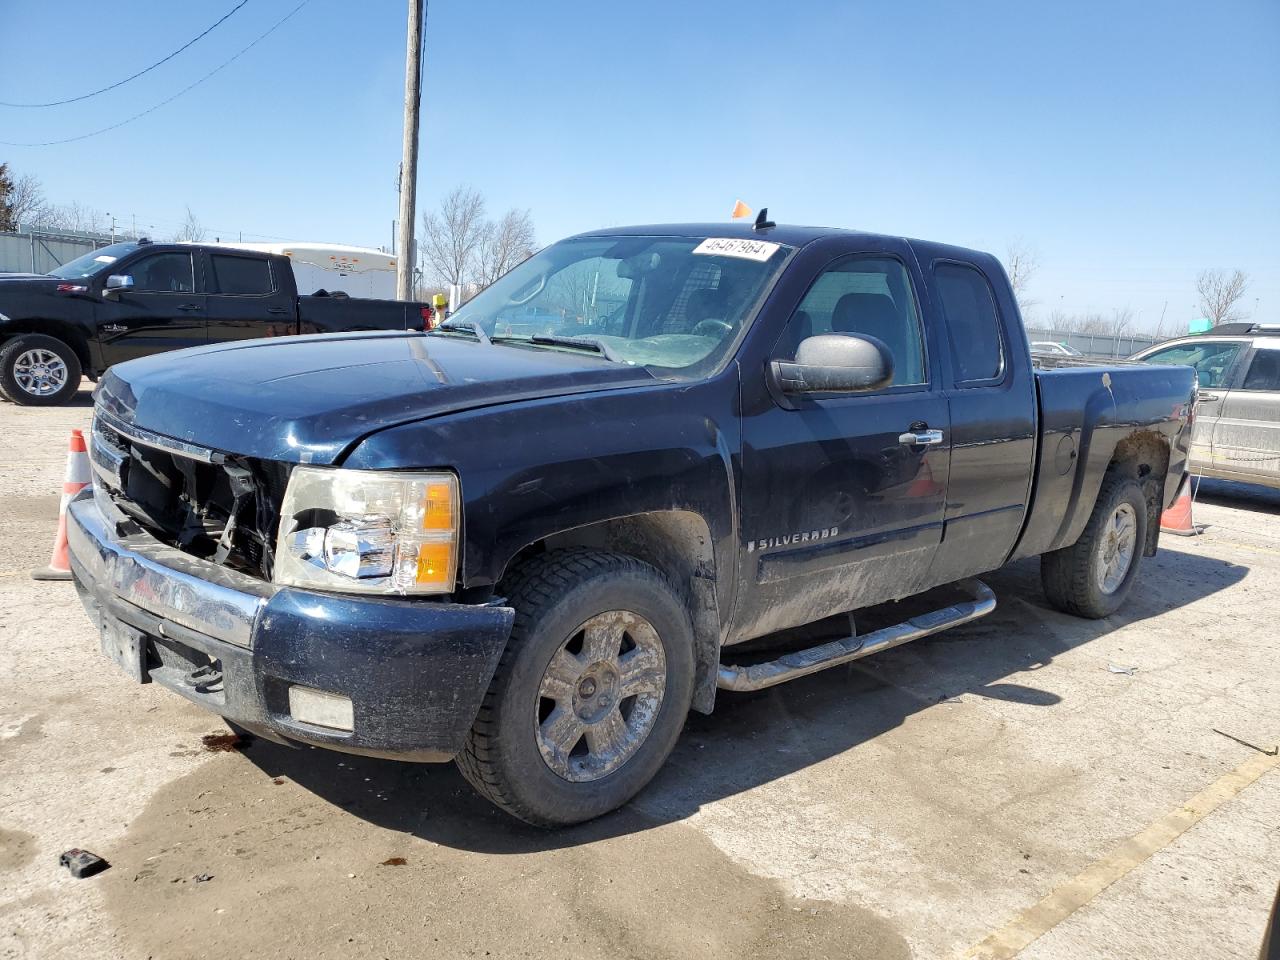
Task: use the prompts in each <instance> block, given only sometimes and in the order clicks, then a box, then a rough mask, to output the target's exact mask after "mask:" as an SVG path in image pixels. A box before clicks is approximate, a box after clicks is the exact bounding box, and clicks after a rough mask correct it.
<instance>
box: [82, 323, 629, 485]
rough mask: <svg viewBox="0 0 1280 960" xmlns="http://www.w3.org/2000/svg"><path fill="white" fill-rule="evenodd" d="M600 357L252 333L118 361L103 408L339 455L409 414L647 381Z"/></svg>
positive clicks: (251, 450) (172, 431)
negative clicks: (258, 337) (235, 339)
mask: <svg viewBox="0 0 1280 960" xmlns="http://www.w3.org/2000/svg"><path fill="white" fill-rule="evenodd" d="M651 382H653V377H652V376H651V375H650V374H649V373H648V371H646V370H645V369H644V368H643V367H632V366H625V365H622V364H617V363H610V362H609V361H606V360H604V359H602V358H600V357H598V356H596V355H594V354H589V353H581V354H579V353H576V352H574V353H569V352H564V351H559V350H552V349H547V348H530V347H521V346H509V345H503V344H484V343H480V342H477V341H474V340H469V339H462V338H460V337H459V338H454V337H443V336H424V335H422V334H419V333H409V334H404V333H372V334H371V333H359V334H348V335H334V334H328V335H323V336H316V337H288V338H280V339H268V340H250V341H244V342H241V343H235V344H217V345H214V346H209V347H196V348H194V349H190V350H178V351H175V352H172V353H164V354H158V355H156V356H152V357H146V358H143V359H140V360H131V361H129V362H128V363H123V364H120V365H119V366H115V367H112V368H111V369H110V370H108V371H107V374H106V376H104V377H103V379H102V382H101V383H100V384H99V386H98V389H97V391H96V393H95V398H96V400H97V403H98V404H99V405H100V406H101V407H103V408H104V409H105V410H107V412H109V413H111V414H113V415H114V416H116V417H118V418H120V419H122V420H124V421H125V422H126V423H134V424H137V425H138V426H140V427H143V428H145V429H147V430H151V431H153V432H155V433H159V434H162V435H164V436H167V437H175V438H177V439H180V440H186V441H188V442H190V443H195V444H198V445H200V446H204V447H211V448H213V449H215V450H221V451H223V452H226V453H238V454H242V455H244V456H250V457H259V458H263V459H270V460H283V461H288V462H294V463H334V462H335V461H336V460H337V459H338V458H339V457H340V456H341V455H342V453H343V451H344V450H346V449H347V448H348V447H350V446H351V445H352V444H353V443H355V442H356V441H357V440H359V439H361V438H362V437H364V436H367V435H368V434H370V433H373V432H375V431H377V430H381V429H384V428H386V427H391V426H396V425H398V424H402V423H406V422H408V421H411V420H419V419H422V418H424V417H431V416H436V415H439V414H443V413H451V412H454V411H458V410H466V409H472V408H475V407H479V406H488V405H492V404H501V403H509V402H512V401H517V400H529V399H535V398H540V397H549V396H562V395H565V394H569V393H580V392H588V391H592V390H600V389H610V388H617V387H624V386H631V385H635V384H643V383H651Z"/></svg>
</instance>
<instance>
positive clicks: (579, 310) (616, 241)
mask: <svg viewBox="0 0 1280 960" xmlns="http://www.w3.org/2000/svg"><path fill="white" fill-rule="evenodd" d="M791 249H792V248H790V247H786V246H784V245H782V244H778V243H772V242H769V241H763V240H735V239H719V238H704V237H617V236H614V237H588V238H583V239H578V240H565V241H562V242H560V243H557V244H554V245H553V246H550V247H548V248H547V249H545V250H543V251H542V252H540V253H538V254H537V255H535V256H533V257H531V258H530V259H528V260H526V261H525V262H524V263H522V264H521V265H520V266H518V267H516V268H515V269H514V270H512V271H511V272H510V273H508V274H507V275H506V276H504V277H502V278H501V279H499V280H498V281H497V282H496V283H494V284H493V285H492V286H490V287H488V288H487V289H485V290H483V291H481V292H480V293H479V294H477V295H476V296H475V297H474V298H473V299H472V300H470V301H469V302H468V303H466V304H465V305H464V306H463V307H461V308H460V309H459V310H458V312H457V313H456V314H455V315H454V316H452V317H450V319H449V320H448V321H447V322H446V327H449V328H454V330H456V331H458V332H457V333H454V334H453V335H458V334H459V333H465V332H466V330H467V328H470V327H472V326H473V325H476V324H478V325H479V327H480V328H481V329H482V330H483V331H484V333H485V334H486V335H487V336H489V337H491V338H493V340H494V341H495V342H508V343H509V342H523V343H528V344H530V345H532V346H539V347H540V348H543V349H572V346H571V345H565V344H559V345H557V344H545V343H544V344H536V343H534V342H533V341H534V340H535V339H541V338H545V337H552V338H565V337H568V338H577V339H580V340H581V341H585V342H590V343H593V344H594V346H595V347H596V348H598V349H599V350H600V352H601V354H603V355H607V356H609V357H610V358H611V359H616V360H618V361H620V362H622V363H631V364H638V365H643V366H646V367H656V368H661V369H662V370H664V371H666V372H669V373H671V374H677V375H681V376H700V375H702V374H704V373H706V372H708V371H710V370H711V369H713V368H714V367H715V366H716V365H717V364H718V363H719V362H720V360H721V359H722V358H723V357H724V356H725V355H726V354H727V353H728V352H729V350H730V349H732V347H733V345H734V343H736V341H737V339H738V337H739V335H740V334H741V333H742V331H743V329H744V325H745V324H746V323H747V322H748V321H749V320H750V317H751V314H752V312H753V310H754V307H755V306H756V304H757V303H758V302H759V300H760V298H761V296H762V294H763V293H764V292H765V290H766V289H767V287H768V285H769V283H771V281H772V280H773V278H774V277H775V276H777V274H778V272H779V270H780V269H781V267H782V264H783V262H784V261H785V260H786V258H787V256H788V255H789V254H790V252H791Z"/></svg>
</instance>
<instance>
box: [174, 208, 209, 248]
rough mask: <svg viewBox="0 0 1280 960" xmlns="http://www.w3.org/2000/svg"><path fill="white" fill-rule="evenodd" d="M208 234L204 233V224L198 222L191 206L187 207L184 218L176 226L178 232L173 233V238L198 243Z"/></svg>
mask: <svg viewBox="0 0 1280 960" xmlns="http://www.w3.org/2000/svg"><path fill="white" fill-rule="evenodd" d="M207 236H208V234H207V233H205V229H204V224H202V223H201V222H200V219H199V217H197V216H196V215H195V214H194V213H192V212H191V208H190V207H187V216H186V219H184V220H183V221H182V226H181V227H179V228H178V232H177V233H175V234H174V235H173V239H174V240H189V241H191V242H192V243H199V242H200V241H201V240H204V239H205V237H207Z"/></svg>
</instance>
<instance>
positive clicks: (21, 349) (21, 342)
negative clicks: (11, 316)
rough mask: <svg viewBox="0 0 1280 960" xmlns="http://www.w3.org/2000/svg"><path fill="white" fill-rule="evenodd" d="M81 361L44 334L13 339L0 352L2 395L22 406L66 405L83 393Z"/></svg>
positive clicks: (32, 334)
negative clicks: (77, 393) (78, 393)
mask: <svg viewBox="0 0 1280 960" xmlns="http://www.w3.org/2000/svg"><path fill="white" fill-rule="evenodd" d="M80 373H81V370H80V358H79V357H77V356H76V352H75V351H74V350H73V349H71V347H69V346H68V345H67V344H65V343H63V342H62V341H61V340H58V339H57V338H55V337H48V336H45V335H44V334H42V333H28V334H23V335H22V336H18V337H14V338H13V339H12V340H10V341H9V342H8V343H6V344H5V345H4V347H3V348H0V393H3V394H4V396H5V397H6V399H9V400H12V401H13V402H14V403H20V404H22V405H23V406H31V407H47V406H54V405H57V404H61V403H66V402H67V401H68V400H70V399H71V398H72V397H73V396H75V394H76V391H77V390H79V389H80Z"/></svg>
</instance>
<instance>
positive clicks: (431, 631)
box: [68, 222, 1196, 825]
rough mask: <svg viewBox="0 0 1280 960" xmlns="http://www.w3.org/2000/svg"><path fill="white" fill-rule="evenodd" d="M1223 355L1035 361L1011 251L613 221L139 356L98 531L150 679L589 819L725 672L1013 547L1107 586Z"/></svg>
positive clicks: (104, 576)
mask: <svg viewBox="0 0 1280 960" xmlns="http://www.w3.org/2000/svg"><path fill="white" fill-rule="evenodd" d="M534 315H536V316H537V317H539V318H540V320H539V323H538V324H537V325H536V327H531V326H530V325H529V324H528V323H525V322H523V319H524V318H527V317H529V316H534ZM1195 389H1196V385H1195V377H1194V373H1193V371H1192V370H1191V369H1189V368H1185V367H1168V366H1166V367H1155V366H1150V367H1148V366H1138V365H1114V366H1107V367H1104V366H1090V365H1085V364H1074V365H1072V366H1069V367H1065V368H1061V369H1052V370H1045V369H1036V368H1035V366H1034V365H1033V361H1032V359H1031V356H1030V354H1029V352H1028V348H1027V341H1026V337H1025V335H1024V333H1023V329H1022V325H1021V321H1020V318H1019V314H1018V309H1017V306H1016V304H1015V302H1014V299H1013V296H1012V293H1011V291H1010V288H1009V283H1008V280H1007V279H1006V277H1005V274H1004V272H1003V270H1002V269H1001V267H1000V265H999V263H998V262H997V261H996V260H995V259H994V258H993V257H991V256H989V255H987V254H983V253H976V252H974V251H971V250H964V249H959V248H957V247H951V246H944V245H941V244H937V243H925V242H920V241H916V240H906V239H900V238H897V237H886V236H878V235H874V234H867V233H857V232H851V231H843V230H833V229H819V228H807V227H783V226H774V225H773V224H770V223H767V222H761V223H758V224H757V225H756V226H755V227H754V228H753V227H751V226H749V225H734V226H725V225H719V224H703V225H686V226H649V227H635V228H628V229H617V230H608V231H603V232H600V233H592V234H585V235H582V236H578V237H574V238H572V239H569V240H565V241H563V242H561V243H557V244H554V245H552V246H550V247H548V248H547V249H545V250H543V251H542V252H540V253H538V254H537V255H536V256H534V257H532V258H530V259H529V260H527V261H526V262H525V263H523V264H522V265H521V266H519V267H517V268H516V269H515V270H513V271H512V272H511V273H509V274H507V275H506V276H505V277H503V278H502V279H500V280H499V281H498V282H497V283H495V284H494V285H493V286H491V287H490V288H488V289H487V290H485V291H484V292H483V293H481V294H480V295H479V296H477V297H476V298H475V299H474V300H472V301H471V302H470V303H468V304H467V305H466V306H465V307H464V308H463V309H461V310H460V311H459V312H458V313H457V314H455V315H454V316H453V317H452V318H451V319H450V320H449V321H448V322H447V323H445V324H444V325H443V326H442V327H440V328H439V329H437V330H435V331H432V332H430V333H398V334H389V333H370V334H348V335H329V336H317V337H298V338H291V339H288V340H280V341H270V340H260V341H254V342H245V343H236V344H227V345H215V346H209V347H203V348H197V349H192V350H187V351H183V352H180V353H176V354H168V355H166V356H164V357H157V358H146V359H140V360H136V361H133V362H129V363H125V364H122V365H120V366H117V367H113V368H112V369H111V370H110V371H109V372H108V373H107V374H106V376H105V377H104V378H103V380H102V382H101V383H100V385H99V387H98V389H97V394H96V408H95V412H94V424H93V438H92V447H91V459H92V462H93V467H94V471H95V484H94V487H93V489H92V491H89V492H86V493H85V494H82V495H81V496H80V497H79V498H77V499H76V500H75V501H74V502H73V503H72V505H71V507H70V513H69V522H68V533H69V538H70V545H71V556H72V561H71V565H72V569H73V572H74V575H75V579H76V582H77V585H78V588H79V591H80V594H81V597H82V599H83V601H84V603H85V606H86V609H87V610H88V611H89V614H90V616H91V617H92V618H93V619H94V620H95V621H96V623H97V624H98V625H99V627H100V629H101V636H102V644H103V648H104V650H105V651H106V652H107V654H108V655H109V656H111V657H112V658H113V659H114V660H116V661H117V662H118V663H119V664H120V665H121V666H122V667H123V668H124V669H125V670H126V671H127V672H128V673H129V674H130V675H131V676H132V677H133V679H134V680H136V681H139V682H144V683H145V682H149V681H155V682H158V683H161V684H164V685H165V686H167V687H169V688H171V689H173V690H174V691H176V692H178V693H180V694H182V695H183V696H185V697H188V698H189V699H191V700H193V701H195V702H196V703H199V704H201V705H203V706H205V707H207V708H208V709H210V710H212V711H214V712H216V713H219V714H222V715H223V716H225V717H227V718H228V719H230V720H231V721H233V722H235V723H236V724H238V725H241V726H243V727H246V728H248V729H250V730H252V731H255V732H257V733H258V734H260V735H262V736H266V737H270V738H273V739H277V740H280V741H283V742H301V743H309V744H317V745H320V746H325V747H330V748H333V749H336V750H342V751H348V752H353V753H363V754H371V755H375V756H382V757H393V758H400V759H405V760H417V761H444V760H449V759H453V758H456V759H457V762H458V764H459V766H460V767H461V768H462V771H463V773H464V774H465V775H466V777H467V778H468V779H469V780H470V782H471V783H472V784H474V785H475V787H476V789H477V790H479V791H480V792H481V793H482V794H484V795H485V796H486V797H488V798H489V799H491V800H492V801H493V802H495V803H496V804H498V805H499V806H501V807H502V808H503V809H505V810H507V811H509V812H510V813H512V814H514V815H515V816H517V817H520V818H522V819H524V820H526V821H529V822H531V823H535V824H542V825H556V824H566V823H574V822H578V821H582V820H586V819H588V818H591V817H594V816H597V815H599V814H602V813H604V812H606V811H608V810H611V809H613V808H615V807H617V806H619V805H620V804H623V803H625V802H626V801H627V800H628V799H629V798H630V797H632V796H633V795H634V794H635V793H636V792H637V791H638V790H640V789H641V788H642V787H643V786H644V785H645V783H646V782H647V781H648V780H649V779H650V778H651V777H652V776H653V774H654V773H655V772H656V771H657V770H658V768H659V767H660V766H661V764H662V763H663V761H664V759H665V758H666V756H667V755H668V753H669V752H670V750H671V749H672V747H673V745H674V743H675V741H676V739H677V737H678V736H679V733H680V730H681V727H682V725H683V724H684V721H685V717H686V715H687V713H688V711H689V710H690V709H693V710H698V711H701V712H710V711H711V709H712V707H713V705H714V701H715V698H716V692H717V689H720V690H728V691H747V690H756V689H760V688H762V687H767V686H769V685H771V684H774V683H779V682H782V681H785V680H789V679H792V678H794V677H799V676H803V675H805V674H809V673H813V672H814V671H817V670H820V669H823V668H825V667H830V666H833V665H836V664H840V663H846V662H848V661H850V660H853V659H855V658H857V657H861V656H867V655H869V654H873V653H875V652H876V651H878V650H883V649H885V648H887V647H890V646H893V645H896V644H898V643H902V642H904V641H907V640H911V639H913V638H915V637H919V636H923V635H925V634H929V633H933V632H936V631H938V630H942V629H945V628H947V627H949V626H953V625H955V624H958V623H962V622H965V621H967V620H971V619H973V618H976V617H980V616H982V615H984V614H985V613H987V612H989V611H990V610H991V609H992V608H993V607H994V604H995V598H994V597H993V596H992V594H991V591H990V590H989V589H988V588H987V587H986V586H985V585H983V584H982V583H981V582H980V581H978V580H975V579H973V578H974V577H976V576H978V575H981V574H983V573H985V572H987V571H990V570H994V569H996V568H998V567H1000V566H1001V565H1002V564H1005V563H1007V562H1009V561H1010V560H1015V559H1018V558H1021V557H1028V556H1034V555H1040V556H1041V558H1042V560H1041V567H1042V571H1043V581H1044V588H1045V591H1046V593H1047V595H1048V597H1049V599H1050V601H1051V602H1052V603H1054V604H1055V605H1056V606H1058V607H1059V608H1061V609H1063V610H1066V611H1069V612H1072V613H1075V614H1078V615H1080V616H1085V617H1103V616H1106V615H1108V614H1110V613H1112V612H1113V611H1114V610H1116V608H1117V607H1118V606H1119V605H1120V603H1121V602H1122V601H1123V600H1124V598H1125V596H1126V595H1127V594H1128V593H1129V591H1130V589H1131V588H1132V587H1133V584H1134V580H1135V577H1136V575H1137V573H1138V569H1139V566H1140V562H1141V559H1142V557H1143V556H1150V555H1151V554H1153V553H1154V551H1155V549H1156V546H1157V538H1158V533H1159V520H1160V515H1161V511H1162V510H1163V509H1164V508H1165V507H1166V506H1167V505H1168V504H1170V503H1171V502H1172V500H1173V498H1174V497H1175V495H1176V494H1177V492H1178V490H1179V488H1180V485H1181V484H1182V483H1184V482H1185V472H1186V460H1187V443H1188V436H1189V426H1190V422H1191V420H1192V418H1193V406H1194V402H1195ZM940 585H952V586H950V587H947V588H946V590H947V591H948V592H949V594H950V598H949V600H948V602H945V603H943V602H941V601H940V602H939V605H938V606H937V607H936V608H932V609H931V608H929V607H928V606H927V605H926V606H924V607H923V608H922V609H921V612H918V613H917V614H916V615H914V616H910V617H908V618H907V619H905V620H903V622H900V623H890V624H889V625H879V626H878V627H877V628H875V629H871V630H870V631H869V632H868V631H867V629H866V627H867V624H866V623H865V622H864V621H863V618H862V613H861V611H865V610H866V609H867V608H870V607H872V606H873V605H876V604H882V603H884V602H886V601H889V600H895V599H903V598H908V597H912V598H914V599H913V601H912V602H918V601H919V598H918V597H916V596H915V595H918V594H922V593H924V592H925V591H929V590H931V588H935V587H939V586H940ZM829 618H832V619H829ZM820 621H822V622H826V623H827V624H832V623H834V624H835V625H836V626H837V628H838V629H836V630H835V631H834V632H832V631H830V630H828V631H827V632H826V633H825V634H824V633H823V632H822V631H821V630H815V629H812V628H810V629H807V630H798V629H797V628H800V627H802V626H803V625H811V624H815V623H818V622H820ZM796 636H800V637H803V638H804V639H802V640H800V641H798V642H792V643H791V644H790V645H789V646H787V645H785V644H783V643H782V640H783V639H785V638H788V637H791V638H794V637H796ZM760 638H765V642H763V643H762V642H761V640H760ZM770 638H772V640H777V641H778V643H776V644H773V646H774V647H775V649H774V650H773V652H772V653H764V652H761V648H762V647H765V648H767V647H769V646H770V644H771V640H770ZM746 641H756V642H753V643H751V644H750V645H749V646H748V647H744V646H743V645H744V644H745V643H746ZM779 646H780V649H779ZM735 648H737V650H735ZM744 649H747V650H749V652H748V654H745V655H744V654H741V653H739V652H738V651H742V650H744ZM735 654H737V655H735ZM122 693H123V691H122Z"/></svg>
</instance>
